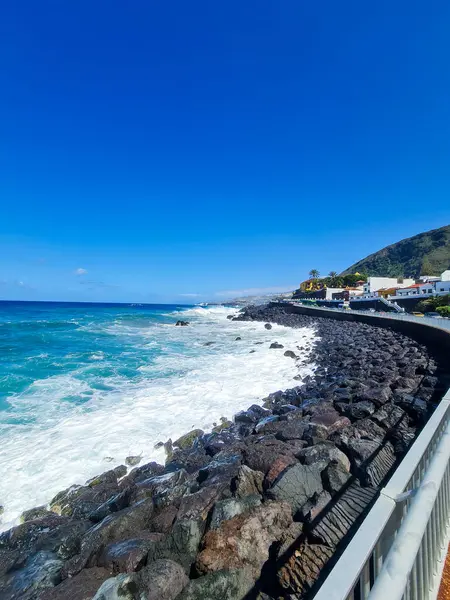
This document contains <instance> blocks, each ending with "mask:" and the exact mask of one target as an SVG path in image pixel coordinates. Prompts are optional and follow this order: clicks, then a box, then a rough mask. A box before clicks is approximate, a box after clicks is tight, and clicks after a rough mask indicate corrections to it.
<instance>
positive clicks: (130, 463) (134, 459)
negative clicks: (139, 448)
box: [125, 455, 142, 467]
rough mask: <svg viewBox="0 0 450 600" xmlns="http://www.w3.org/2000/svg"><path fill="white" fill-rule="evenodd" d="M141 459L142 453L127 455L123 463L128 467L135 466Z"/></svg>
mask: <svg viewBox="0 0 450 600" xmlns="http://www.w3.org/2000/svg"><path fill="white" fill-rule="evenodd" d="M141 460H142V455H139V456H127V457H126V459H125V463H126V464H127V465H128V466H130V467H135V466H136V465H138V464H139V463H140V462H141Z"/></svg>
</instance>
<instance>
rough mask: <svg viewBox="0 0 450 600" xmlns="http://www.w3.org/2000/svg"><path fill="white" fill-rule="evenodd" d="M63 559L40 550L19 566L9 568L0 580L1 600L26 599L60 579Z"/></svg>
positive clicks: (53, 584) (55, 583) (54, 584)
mask: <svg viewBox="0 0 450 600" xmlns="http://www.w3.org/2000/svg"><path fill="white" fill-rule="evenodd" d="M63 564H64V563H63V561H62V560H60V559H58V557H57V556H56V554H54V553H52V552H47V551H45V550H40V551H39V552H36V553H35V554H32V555H31V556H29V557H27V559H26V560H25V562H24V563H23V564H22V565H21V568H19V569H17V570H14V569H13V570H11V571H10V572H9V573H8V574H7V575H5V577H3V578H2V580H0V597H1V598H2V600H16V599H17V600H28V599H30V600H31V599H32V598H35V597H36V595H37V594H38V593H39V592H40V591H41V590H44V589H46V588H53V587H55V586H56V585H58V583H60V581H61V571H62V567H63Z"/></svg>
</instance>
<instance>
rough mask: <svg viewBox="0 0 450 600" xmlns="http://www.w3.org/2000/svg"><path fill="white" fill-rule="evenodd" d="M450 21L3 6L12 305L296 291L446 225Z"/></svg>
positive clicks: (295, 10) (328, 8)
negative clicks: (311, 274)
mask: <svg viewBox="0 0 450 600" xmlns="http://www.w3.org/2000/svg"><path fill="white" fill-rule="evenodd" d="M449 22H450V4H449V3H448V2H447V1H444V0H442V1H441V0H439V1H438V0H430V1H429V2H426V3H425V2H419V1H417V2H415V1H413V2H411V0H409V1H408V2H406V0H398V1H397V2H394V3H393V2H388V1H387V0H379V1H378V2H376V3H375V2H371V3H368V2H361V0H357V1H356V0H351V1H344V2H340V3H338V2H336V1H335V0H324V1H322V2H302V1H299V0H284V1H282V2H272V1H271V2H267V1H264V0H259V1H258V2H256V1H253V0H248V1H247V2H237V1H234V0H229V1H228V2H211V1H210V0H201V1H194V2H185V1H181V0H173V1H172V2H170V3H169V2H158V3H157V2H148V1H141V0H136V1H135V2H131V3H124V2H123V1H118V0H96V1H95V2H87V1H84V0H79V1H78V2H76V3H67V2H59V1H56V0H55V1H53V2H50V1H48V0H41V1H40V2H34V1H33V2H31V1H29V0H23V1H22V2H20V3H15V2H9V3H5V4H4V5H3V7H2V18H1V20H0V78H1V79H0V82H1V89H2V93H1V95H0V115H1V117H0V127H1V128H0V199H1V207H2V211H1V215H2V218H1V219H0V297H1V298H8V299H43V300H44V299H45V300H80V301H81V300H98V301H106V300H111V301H130V302H133V301H139V302H144V301H146V302H152V301H153V302H163V301H174V302H182V301H197V300H204V299H220V298H224V297H227V296H229V295H234V293H236V294H238V293H239V294H240V293H242V291H245V290H254V289H257V290H266V289H267V290H270V289H287V288H292V287H294V286H296V285H297V284H298V282H299V281H300V280H302V279H304V278H305V276H306V275H307V273H308V271H309V270H310V269H311V268H317V269H319V271H321V272H323V273H327V272H328V271H330V270H336V271H339V270H341V269H344V268H345V267H347V266H348V265H349V264H351V263H353V262H355V261H356V260H358V259H360V258H362V257H364V256H365V255H367V254H368V253H370V252H373V251H375V250H378V249H379V248H381V247H382V246H384V245H386V244H388V243H392V242H395V241H397V240H398V239H401V238H404V237H408V236H410V235H413V234H415V233H418V232H420V231H423V230H426V229H431V228H434V227H439V226H442V225H445V224H447V223H449V222H450V218H449V214H450V210H449V207H450V202H449V192H450V166H449V165H450V103H449V96H450V71H449V68H448V65H449V61H450V41H449V38H448V24H449ZM249 293H250V292H249Z"/></svg>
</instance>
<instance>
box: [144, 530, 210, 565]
mask: <svg viewBox="0 0 450 600" xmlns="http://www.w3.org/2000/svg"><path fill="white" fill-rule="evenodd" d="M203 529H204V523H202V522H201V521H200V520H194V519H191V520H188V519H183V520H179V521H176V522H175V524H174V526H173V528H172V531H171V532H170V533H169V534H168V535H167V537H166V538H165V539H164V540H162V541H161V542H157V543H156V544H154V546H153V547H152V548H151V549H150V550H149V553H148V560H149V562H151V561H153V560H157V559H163V558H167V559H170V560H174V561H175V562H177V563H179V564H180V565H182V567H183V568H184V570H185V571H186V573H189V571H190V569H191V566H192V564H193V562H194V561H195V557H196V556H197V552H198V547H199V544H200V540H201V538H202V534H203Z"/></svg>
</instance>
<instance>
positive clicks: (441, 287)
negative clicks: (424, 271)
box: [434, 271, 450, 295]
mask: <svg viewBox="0 0 450 600" xmlns="http://www.w3.org/2000/svg"><path fill="white" fill-rule="evenodd" d="M445 272H447V273H450V271H444V273H445ZM434 286H435V290H436V294H438V295H439V294H450V279H443V280H442V281H436V283H435V284H434Z"/></svg>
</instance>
